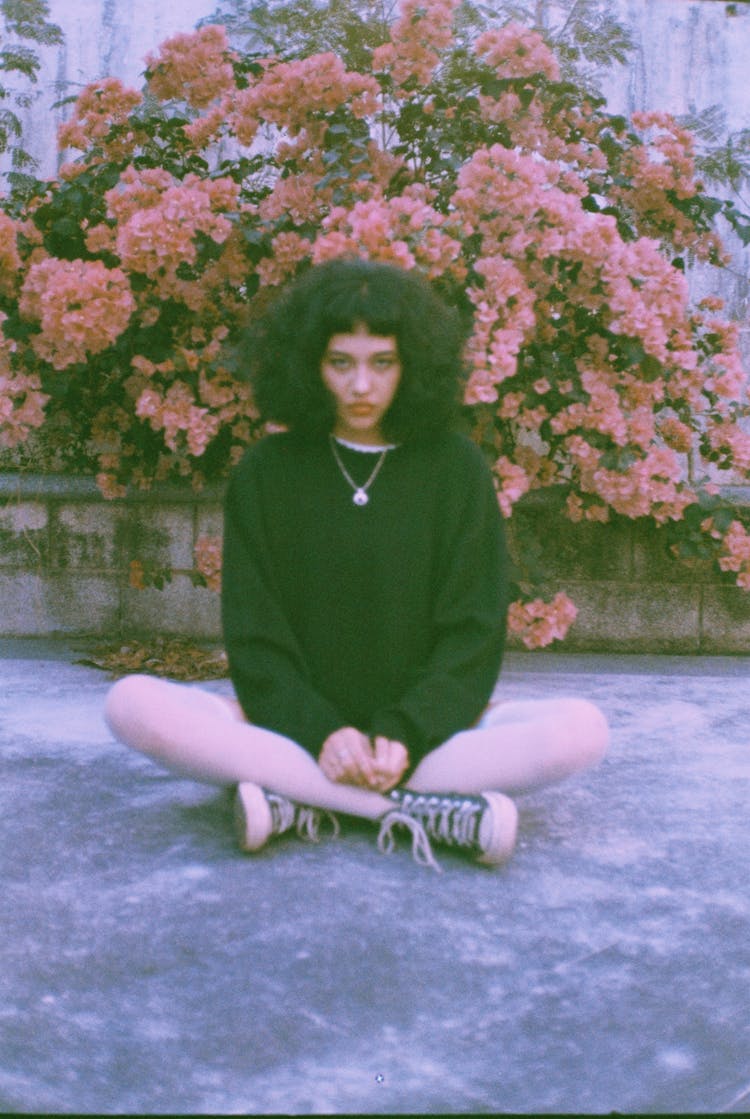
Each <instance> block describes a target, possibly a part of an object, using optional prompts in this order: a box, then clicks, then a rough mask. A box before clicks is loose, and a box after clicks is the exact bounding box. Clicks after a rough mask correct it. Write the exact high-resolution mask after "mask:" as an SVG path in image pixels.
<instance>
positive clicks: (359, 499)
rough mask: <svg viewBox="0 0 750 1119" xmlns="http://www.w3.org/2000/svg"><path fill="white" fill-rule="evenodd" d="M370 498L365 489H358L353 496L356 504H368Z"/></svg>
mask: <svg viewBox="0 0 750 1119" xmlns="http://www.w3.org/2000/svg"><path fill="white" fill-rule="evenodd" d="M369 500H370V499H369V497H368V496H367V494H366V493H365V491H364V490H357V491H356V492H355V494H354V497H353V498H352V501H353V502H354V504H355V505H367V502H368V501H369Z"/></svg>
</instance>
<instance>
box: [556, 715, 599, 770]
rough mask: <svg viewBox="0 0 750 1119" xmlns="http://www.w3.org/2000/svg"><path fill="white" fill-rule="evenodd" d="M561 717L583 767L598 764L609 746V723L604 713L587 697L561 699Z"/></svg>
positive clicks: (571, 745) (572, 746) (571, 746)
mask: <svg viewBox="0 0 750 1119" xmlns="http://www.w3.org/2000/svg"><path fill="white" fill-rule="evenodd" d="M560 703H561V711H560V715H561V719H562V721H563V723H564V725H565V732H566V737H567V739H568V742H569V744H570V748H571V750H572V751H573V752H574V753H575V755H576V758H577V761H578V764H579V765H580V767H581V768H584V767H586V766H589V765H596V764H597V763H598V762H600V761H601V760H602V758H603V757H604V755H605V754H606V752H607V748H608V746H609V724H608V723H607V719H606V717H605V715H604V713H603V712H602V711H601V710H600V709H599V708H598V707H597V706H596V704H594V703H591V702H590V701H589V700H587V699H578V698H571V699H565V700H561V701H560Z"/></svg>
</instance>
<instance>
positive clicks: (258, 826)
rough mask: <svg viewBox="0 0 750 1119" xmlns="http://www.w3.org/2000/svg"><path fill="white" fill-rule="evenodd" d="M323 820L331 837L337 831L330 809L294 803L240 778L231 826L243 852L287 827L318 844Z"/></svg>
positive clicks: (257, 847)
mask: <svg viewBox="0 0 750 1119" xmlns="http://www.w3.org/2000/svg"><path fill="white" fill-rule="evenodd" d="M324 822H327V823H328V824H329V825H330V827H331V829H332V834H333V835H334V836H336V835H338V834H339V830H340V829H339V822H338V820H337V819H336V817H335V816H334V815H333V813H332V812H326V811H325V810H324V809H322V808H310V807H309V806H308V805H306V804H297V803H296V801H293V800H289V799H288V798H287V797H283V796H280V795H279V794H278V793H270V792H268V790H267V789H262V788H261V787H260V785H254V784H253V782H252V781H242V782H241V783H240V784H239V785H238V786H237V792H236V793H235V797H234V828H235V835H236V836H237V842H238V844H239V845H240V848H241V850H243V851H258V850H260V848H261V847H263V846H264V844H266V843H267V842H268V840H269V839H271V838H272V837H273V836H275V835H281V834H282V833H283V832H285V831H289V829H290V828H296V829H297V835H299V836H300V837H301V838H302V839H308V840H311V841H312V842H313V843H317V842H318V841H319V840H320V838H321V826H322V825H323V824H324Z"/></svg>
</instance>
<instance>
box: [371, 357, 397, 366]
mask: <svg viewBox="0 0 750 1119" xmlns="http://www.w3.org/2000/svg"><path fill="white" fill-rule="evenodd" d="M396 361H397V358H396V355H395V354H383V355H382V356H381V357H377V358H375V368H376V369H393V366H394V365H395V364H396Z"/></svg>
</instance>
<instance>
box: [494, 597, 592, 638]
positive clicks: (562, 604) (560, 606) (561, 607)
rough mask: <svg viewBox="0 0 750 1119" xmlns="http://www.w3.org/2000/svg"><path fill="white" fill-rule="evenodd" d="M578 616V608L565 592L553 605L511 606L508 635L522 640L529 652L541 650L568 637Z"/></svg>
mask: <svg viewBox="0 0 750 1119" xmlns="http://www.w3.org/2000/svg"><path fill="white" fill-rule="evenodd" d="M577 616H578V610H577V608H576V606H575V604H574V603H573V602H572V601H571V600H570V599H569V598H568V596H567V595H566V594H564V593H563V592H562V591H560V592H558V594H556V595H555V597H554V598H553V599H552V601H551V602H545V601H544V599H543V598H534V599H532V600H531V601H530V602H512V603H511V605H510V608H509V610H508V631H509V632H510V633H512V634H513V635H514V636H515V637H518V638H520V639H521V641H522V642H523V643H524V645H525V646H526V648H527V649H542V648H544V646H545V645H550V644H551V643H552V642H553V641H560V640H562V638H563V637H565V635H566V634H567V632H568V630H569V629H570V627H571V626H572V624H573V622H574V621H575V620H576V617H577Z"/></svg>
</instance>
